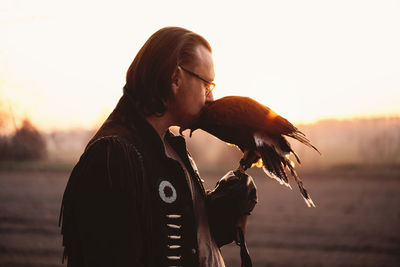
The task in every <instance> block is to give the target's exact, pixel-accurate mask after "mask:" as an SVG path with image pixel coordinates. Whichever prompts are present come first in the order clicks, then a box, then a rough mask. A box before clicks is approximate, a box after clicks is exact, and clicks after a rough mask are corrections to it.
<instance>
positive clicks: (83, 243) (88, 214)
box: [60, 138, 144, 267]
mask: <svg viewBox="0 0 400 267" xmlns="http://www.w3.org/2000/svg"><path fill="white" fill-rule="evenodd" d="M140 164H141V162H140V159H139V158H138V157H137V156H135V154H133V153H132V150H131V149H130V148H129V145H127V144H126V143H124V142H123V141H121V140H118V139H115V138H103V139H102V140H100V141H97V142H96V143H94V144H93V145H91V146H90V147H89V148H88V149H87V151H86V152H85V153H84V154H83V155H82V157H81V159H80V161H79V162H78V164H77V165H76V166H75V168H74V170H73V171H72V173H71V176H70V179H69V181H68V184H67V187H66V190H65V193H64V196H63V203H62V208H61V214H62V217H61V216H60V221H61V220H62V234H63V245H64V247H65V250H64V257H65V258H68V267H77V266H79V267H80V266H85V267H86V266H87V267H92V266H93V267H95V266H96V267H98V266H100V267H101V266H121V267H124V266H143V265H144V248H143V242H142V240H143V237H142V235H141V233H142V231H141V229H140V227H141V225H142V223H141V215H140V208H139V206H140V203H139V201H138V199H139V195H140V190H138V188H140V186H141V182H142V176H143V175H142V173H141V170H140V166H141V165H140Z"/></svg>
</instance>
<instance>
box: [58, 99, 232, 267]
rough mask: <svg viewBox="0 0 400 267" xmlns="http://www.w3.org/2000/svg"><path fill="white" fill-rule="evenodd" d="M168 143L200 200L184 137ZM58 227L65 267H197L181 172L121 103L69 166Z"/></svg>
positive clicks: (190, 210) (143, 123)
mask: <svg viewBox="0 0 400 267" xmlns="http://www.w3.org/2000/svg"><path fill="white" fill-rule="evenodd" d="M166 139H167V141H168V142H169V144H170V145H171V146H172V147H173V148H174V150H175V151H176V152H177V153H178V154H179V156H180V158H181V159H182V161H183V163H184V164H185V167H186V169H187V170H188V172H189V173H190V176H191V178H192V179H193V181H194V183H195V184H196V186H197V187H198V188H199V189H200V191H201V192H202V194H204V198H205V197H206V191H205V190H204V187H203V183H202V180H201V179H200V177H199V175H198V173H197V172H196V171H195V170H194V169H193V167H192V165H191V162H190V158H189V156H188V153H187V150H186V146H185V141H184V138H182V137H180V136H174V135H173V134H171V133H167V137H166ZM60 223H62V230H61V231H62V234H63V245H64V247H65V248H64V256H63V260H64V259H66V258H67V259H68V267H81V266H93V267H94V266H96V267H101V266H118V267H124V266H129V267H133V266H191V267H192V266H199V258H198V248H197V244H198V243H197V238H198V237H197V233H196V223H195V219H194V210H193V202H192V198H191V193H190V190H189V187H188V184H187V182H186V180H185V173H184V170H183V168H182V166H181V165H180V164H179V163H178V162H177V161H175V160H173V159H171V158H168V157H167V156H166V155H165V151H164V146H163V143H162V141H161V139H160V138H159V136H158V134H157V133H156V131H155V130H154V129H153V128H152V127H151V125H150V124H148V122H147V121H146V120H145V119H144V118H143V117H142V116H141V115H140V114H139V113H138V112H136V111H135V110H133V108H132V107H131V105H129V103H128V102H127V100H126V99H125V97H124V96H123V97H122V98H121V100H120V102H119V103H118V105H117V107H116V108H115V110H114V111H113V112H112V113H111V115H110V117H109V118H108V119H107V120H106V122H105V123H104V124H103V126H102V127H101V128H100V129H99V131H98V132H97V133H96V135H95V136H94V137H93V138H92V140H91V141H90V142H89V144H88V146H87V147H86V150H85V152H84V153H83V155H82V156H81V158H80V160H79V162H78V163H77V164H76V166H75V167H74V169H73V171H72V173H71V176H70V179H69V181H68V184H67V186H66V189H65V193H64V196H63V201H62V206H61V212H60ZM213 227H214V226H213V225H210V228H213ZM216 228H218V229H221V228H224V227H221V226H217V227H216ZM233 239H234V236H232V237H231V239H230V240H228V243H229V242H231V241H232V240H233ZM215 241H216V243H217V244H218V245H219V246H222V245H223V244H226V243H227V242H226V240H224V241H219V240H217V239H215Z"/></svg>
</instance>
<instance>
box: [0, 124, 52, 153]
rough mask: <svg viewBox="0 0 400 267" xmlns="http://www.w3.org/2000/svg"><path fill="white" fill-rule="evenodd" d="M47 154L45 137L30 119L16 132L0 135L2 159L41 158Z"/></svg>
mask: <svg viewBox="0 0 400 267" xmlns="http://www.w3.org/2000/svg"><path fill="white" fill-rule="evenodd" d="M46 156H47V150H46V142H45V139H44V138H43V136H42V134H41V133H40V132H39V131H38V130H37V129H36V128H35V127H34V125H33V124H32V123H31V122H30V121H29V120H28V119H25V120H23V121H22V125H21V127H19V128H17V129H16V130H15V133H14V134H12V135H6V136H0V161H8V160H17V161H19V160H39V159H44V158H46Z"/></svg>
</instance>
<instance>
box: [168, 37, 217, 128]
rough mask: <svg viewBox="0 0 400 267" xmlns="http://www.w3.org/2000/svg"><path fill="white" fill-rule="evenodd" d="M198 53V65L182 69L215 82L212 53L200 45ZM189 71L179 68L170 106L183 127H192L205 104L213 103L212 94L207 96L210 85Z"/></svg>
mask: <svg viewBox="0 0 400 267" xmlns="http://www.w3.org/2000/svg"><path fill="white" fill-rule="evenodd" d="M196 53H197V56H198V60H197V61H196V63H195V64H192V66H182V67H184V68H185V69H187V70H188V71H189V72H192V73H195V74H197V75H198V76H200V77H201V78H203V79H205V80H207V81H210V82H211V81H213V80H214V77H215V74H214V62H213V59H212V57H211V53H210V51H208V50H207V49H206V48H205V47H204V46H202V45H199V46H197V48H196ZM188 71H185V70H184V69H182V68H181V67H178V68H177V70H176V74H175V76H174V78H173V84H172V93H173V96H172V97H171V101H170V103H169V105H168V108H169V111H170V112H171V114H172V115H173V118H174V120H175V122H176V124H177V125H178V126H181V127H185V126H188V125H190V124H191V123H192V122H193V121H194V120H195V119H196V118H197V117H198V115H199V114H200V110H201V109H202V108H203V106H204V104H205V103H206V102H208V101H213V95H212V92H210V93H209V94H207V92H208V90H207V86H208V84H207V83H206V82H205V81H203V80H201V79H199V78H198V77H195V76H194V75H193V74H191V73H189V72H188Z"/></svg>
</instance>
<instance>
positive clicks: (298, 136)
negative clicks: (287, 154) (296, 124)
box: [287, 130, 321, 155]
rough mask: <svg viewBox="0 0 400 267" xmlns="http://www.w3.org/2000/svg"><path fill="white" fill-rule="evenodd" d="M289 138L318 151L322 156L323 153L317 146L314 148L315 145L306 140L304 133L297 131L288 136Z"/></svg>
mask: <svg viewBox="0 0 400 267" xmlns="http://www.w3.org/2000/svg"><path fill="white" fill-rule="evenodd" d="M287 136H289V137H291V138H293V139H296V140H297V141H299V142H301V143H303V144H305V145H306V146H308V147H311V148H313V149H314V150H315V151H317V152H318V153H319V154H320V155H321V152H319V150H318V149H317V148H316V147H315V146H313V145H312V144H311V142H310V140H308V139H307V138H306V136H305V134H303V133H302V132H300V131H298V130H296V131H295V132H293V133H290V134H287Z"/></svg>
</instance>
